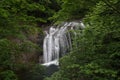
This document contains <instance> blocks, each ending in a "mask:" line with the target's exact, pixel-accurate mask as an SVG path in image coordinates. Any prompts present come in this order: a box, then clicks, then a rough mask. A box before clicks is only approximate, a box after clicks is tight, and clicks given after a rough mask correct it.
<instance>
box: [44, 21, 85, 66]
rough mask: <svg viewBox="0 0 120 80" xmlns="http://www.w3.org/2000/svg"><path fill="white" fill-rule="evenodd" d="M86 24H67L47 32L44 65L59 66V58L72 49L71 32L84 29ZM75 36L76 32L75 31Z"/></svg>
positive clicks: (52, 27) (54, 27) (53, 27)
mask: <svg viewBox="0 0 120 80" xmlns="http://www.w3.org/2000/svg"><path fill="white" fill-rule="evenodd" d="M84 27H85V26H84V24H83V23H82V22H81V21H79V22H66V23H64V24H63V25H61V26H60V25H59V27H58V26H51V27H50V29H49V31H48V32H47V31H45V33H46V36H45V38H44V43H43V61H44V64H43V65H46V66H48V65H50V64H55V65H59V61H58V60H59V58H60V57H61V56H64V55H65V54H66V53H67V52H68V51H70V50H71V49H72V41H71V34H70V31H69V30H73V31H74V30H75V29H79V28H84ZM74 35H76V32H75V31H74Z"/></svg>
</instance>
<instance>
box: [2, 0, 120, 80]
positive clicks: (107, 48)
mask: <svg viewBox="0 0 120 80" xmlns="http://www.w3.org/2000/svg"><path fill="white" fill-rule="evenodd" d="M119 5H120V1H119V0H88V1H86V0H74V1H72V0H1V1H0V80H42V79H43V78H44V67H42V66H41V65H39V64H37V63H38V58H36V57H38V56H39V55H41V54H40V53H42V51H41V47H40V45H38V44H37V43H38V37H39V35H42V29H41V28H42V26H44V25H48V24H52V23H53V22H55V23H59V22H62V21H71V20H83V22H84V24H85V25H86V28H85V29H84V30H79V31H76V32H81V35H80V36H79V37H78V38H77V40H73V45H74V44H76V43H77V44H79V45H77V48H76V46H74V47H73V50H72V51H71V52H70V54H69V55H66V56H64V57H63V58H61V59H60V70H59V71H58V72H56V73H55V74H53V75H52V76H51V77H49V78H45V80H120V69H119V67H120V64H119V63H120V23H119V22H120V18H119V17H120V10H119V8H120V6H119ZM41 38H42V37H41Z"/></svg>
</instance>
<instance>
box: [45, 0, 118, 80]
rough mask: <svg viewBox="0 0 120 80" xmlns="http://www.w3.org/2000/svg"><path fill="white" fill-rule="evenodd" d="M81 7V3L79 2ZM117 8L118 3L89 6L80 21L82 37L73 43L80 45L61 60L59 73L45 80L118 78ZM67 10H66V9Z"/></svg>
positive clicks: (109, 0) (112, 1)
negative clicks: (82, 26)
mask: <svg viewBox="0 0 120 80" xmlns="http://www.w3.org/2000/svg"><path fill="white" fill-rule="evenodd" d="M67 1H68V0H64V2H66V4H67V3H69V2H70V1H69V2H67ZM76 1H78V0H76ZM90 1H91V0H90ZM94 1H95V0H94ZM78 2H79V1H78ZM87 2H89V1H85V3H86V4H87ZM71 3H72V1H71ZM73 3H74V2H73ZM63 4H65V3H63ZM81 5H83V4H82V3H81ZM118 5H120V1H119V0H108V1H106V0H101V1H98V2H97V1H96V4H95V5H92V6H91V7H89V11H88V10H87V11H88V12H87V13H85V17H84V18H83V21H84V23H85V25H86V28H85V29H84V30H82V31H81V32H82V33H81V36H80V37H77V38H76V39H75V40H74V41H73V42H74V44H75V45H76V43H78V44H79V45H76V46H74V47H73V51H71V52H70V54H69V55H67V56H65V57H63V58H62V59H61V60H60V70H59V72H57V73H55V74H54V75H52V77H51V78H48V79H47V80H66V79H67V80H119V79H120V69H119V67H120V65H119V62H120V23H119V22H120V19H119V17H120V14H119V6H118ZM88 6H89V4H88ZM70 7H71V6H70V5H69V8H70ZM69 8H67V7H66V9H69ZM83 8H84V7H83ZM69 10H70V9H69ZM61 14H64V13H61ZM68 17H71V15H68ZM65 19H68V18H65ZM74 44H73V45H74ZM76 47H77V48H76ZM61 76H62V77H61Z"/></svg>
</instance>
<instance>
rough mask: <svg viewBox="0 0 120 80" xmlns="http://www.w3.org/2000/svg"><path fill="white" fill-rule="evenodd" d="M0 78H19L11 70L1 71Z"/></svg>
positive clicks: (11, 79)
mask: <svg viewBox="0 0 120 80" xmlns="http://www.w3.org/2000/svg"><path fill="white" fill-rule="evenodd" d="M0 79H1V80H18V79H17V78H16V75H15V73H14V72H13V71H11V70H7V71H4V72H1V73H0Z"/></svg>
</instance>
